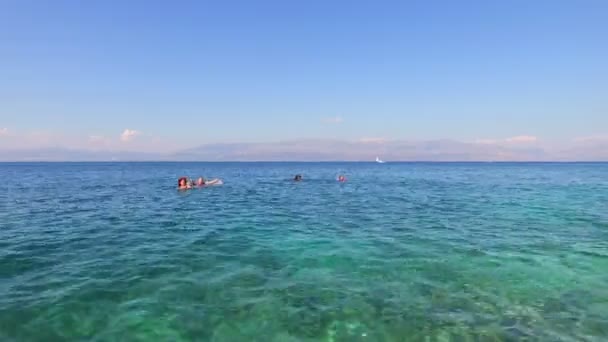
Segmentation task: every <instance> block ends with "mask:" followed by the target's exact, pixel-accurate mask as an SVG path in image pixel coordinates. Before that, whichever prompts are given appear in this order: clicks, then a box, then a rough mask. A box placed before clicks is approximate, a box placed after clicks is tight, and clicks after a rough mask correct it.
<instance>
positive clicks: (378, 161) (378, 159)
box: [376, 157, 384, 164]
mask: <svg viewBox="0 0 608 342" xmlns="http://www.w3.org/2000/svg"><path fill="white" fill-rule="evenodd" d="M376 163H380V164H384V161H382V160H380V158H378V157H376Z"/></svg>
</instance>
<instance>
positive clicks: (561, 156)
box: [0, 140, 608, 162]
mask: <svg viewBox="0 0 608 342" xmlns="http://www.w3.org/2000/svg"><path fill="white" fill-rule="evenodd" d="M377 156H379V157H380V158H381V159H383V160H385V161H387V162H390V161H553V160H554V161H606V160H608V142H599V143H598V142H596V143H593V144H585V145H575V146H571V147H569V148H562V149H558V148H551V149H550V148H547V147H543V146H541V145H539V144H500V143H468V142H458V141H453V140H434V141H423V142H411V141H382V140H371V141H340V140H297V141H296V140H294V141H284V142H276V143H221V144H206V145H201V146H198V147H195V148H190V149H186V150H182V151H177V152H174V153H165V154H161V153H144V152H126V151H105V150H101V151H100V150H84V149H67V148H46V149H34V150H33V149H27V150H26V149H10V150H7V149H4V150H0V161H370V162H372V161H375V159H376V157H377Z"/></svg>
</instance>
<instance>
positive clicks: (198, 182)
mask: <svg viewBox="0 0 608 342" xmlns="http://www.w3.org/2000/svg"><path fill="white" fill-rule="evenodd" d="M196 186H198V187H201V186H205V178H203V177H198V179H197V180H196Z"/></svg>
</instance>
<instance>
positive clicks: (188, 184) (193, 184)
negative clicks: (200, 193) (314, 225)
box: [177, 174, 346, 190]
mask: <svg viewBox="0 0 608 342" xmlns="http://www.w3.org/2000/svg"><path fill="white" fill-rule="evenodd" d="M293 180H294V182H301V181H302V180H303V178H302V175H300V174H297V175H295V177H293ZM338 182H346V177H345V176H344V175H339V176H338ZM220 184H223V183H222V180H221V179H212V180H210V181H207V180H205V178H203V177H199V178H197V179H196V180H195V181H193V180H192V179H191V178H188V177H180V178H179V179H178V180H177V189H178V190H188V189H192V188H202V187H204V186H206V185H220Z"/></svg>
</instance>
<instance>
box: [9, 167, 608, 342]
mask: <svg viewBox="0 0 608 342" xmlns="http://www.w3.org/2000/svg"><path fill="white" fill-rule="evenodd" d="M296 173H301V174H303V176H304V181H303V182H301V183H294V182H292V181H290V179H291V178H292V177H293V175H294V174H296ZM339 173H344V174H346V175H347V177H348V179H349V181H348V182H347V183H344V184H339V183H338V182H336V181H335V179H336V176H337V175H338V174H339ZM181 175H186V176H191V177H197V176H199V175H200V176H205V177H207V178H214V177H219V178H222V179H223V180H224V182H225V184H224V185H223V186H219V187H213V188H206V189H195V190H191V191H188V192H178V191H176V180H177V177H178V176H181ZM525 339H528V340H533V341H535V340H543V341H606V340H607V339H608V164H601V163H598V164H502V163H479V164H476V163H464V164H459V163H428V164H426V163H403V164H391V163H387V164H367V163H28V164H24V163H15V164H11V163H5V164H0V340H1V341H56V340H65V341H75V340H92V341H137V340H140V341H511V340H512V341H517V340H525Z"/></svg>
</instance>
